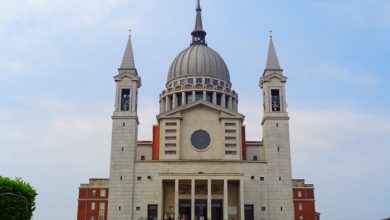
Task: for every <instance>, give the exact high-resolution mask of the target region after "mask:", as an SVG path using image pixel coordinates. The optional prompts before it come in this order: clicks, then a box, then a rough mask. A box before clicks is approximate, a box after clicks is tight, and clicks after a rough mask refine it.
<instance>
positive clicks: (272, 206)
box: [260, 36, 294, 219]
mask: <svg viewBox="0 0 390 220" xmlns="http://www.w3.org/2000/svg"><path fill="white" fill-rule="evenodd" d="M286 82H287V77H285V76H284V75H283V69H282V68H281V67H280V64H279V61H278V58H277V55H276V51H275V47H274V44H273V40H272V36H271V37H270V42H269V49H268V56H267V64H266V67H265V70H264V72H263V76H262V77H261V79H260V88H261V89H262V90H263V101H264V103H263V108H264V116H263V119H262V126H263V144H264V147H265V152H266V159H267V162H268V166H267V167H268V168H267V171H268V174H267V180H266V184H267V187H268V197H269V200H268V206H269V207H268V208H269V215H270V216H269V218H270V219H294V209H293V199H292V177H291V156H290V137H289V116H288V112H287V104H286V91H285V84H286Z"/></svg>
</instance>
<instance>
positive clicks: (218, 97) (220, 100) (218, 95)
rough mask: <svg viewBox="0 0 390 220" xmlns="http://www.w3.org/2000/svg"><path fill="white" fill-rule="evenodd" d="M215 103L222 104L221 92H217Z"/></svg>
mask: <svg viewBox="0 0 390 220" xmlns="http://www.w3.org/2000/svg"><path fill="white" fill-rule="evenodd" d="M217 105H222V94H221V93H217Z"/></svg>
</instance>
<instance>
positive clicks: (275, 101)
mask: <svg viewBox="0 0 390 220" xmlns="http://www.w3.org/2000/svg"><path fill="white" fill-rule="evenodd" d="M271 104H272V111H273V112H279V111H280V95H279V89H271Z"/></svg>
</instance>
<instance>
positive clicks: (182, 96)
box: [181, 92, 186, 106]
mask: <svg viewBox="0 0 390 220" xmlns="http://www.w3.org/2000/svg"><path fill="white" fill-rule="evenodd" d="M181 105H182V106H183V105H186V93H185V92H182V93H181Z"/></svg>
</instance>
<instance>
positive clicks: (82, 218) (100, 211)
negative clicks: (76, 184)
mask: <svg viewBox="0 0 390 220" xmlns="http://www.w3.org/2000/svg"><path fill="white" fill-rule="evenodd" d="M108 182H109V181H108V179H89V183H86V184H81V185H80V188H79V199H78V208H77V220H106V219H107V207H108Z"/></svg>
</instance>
